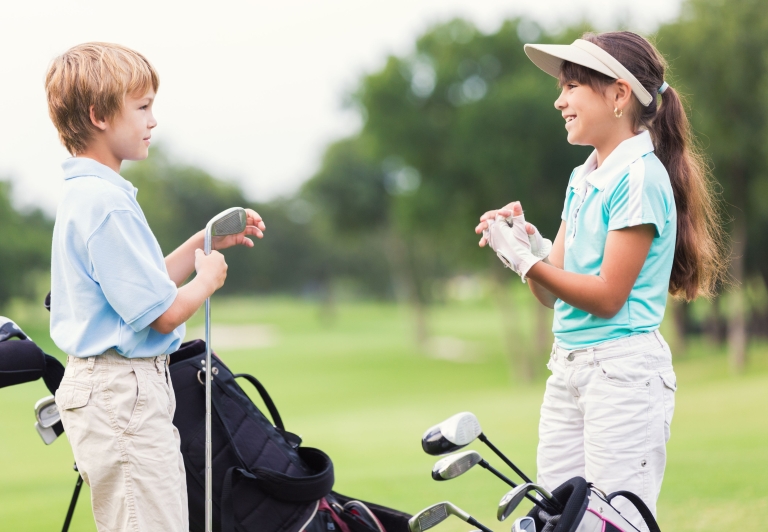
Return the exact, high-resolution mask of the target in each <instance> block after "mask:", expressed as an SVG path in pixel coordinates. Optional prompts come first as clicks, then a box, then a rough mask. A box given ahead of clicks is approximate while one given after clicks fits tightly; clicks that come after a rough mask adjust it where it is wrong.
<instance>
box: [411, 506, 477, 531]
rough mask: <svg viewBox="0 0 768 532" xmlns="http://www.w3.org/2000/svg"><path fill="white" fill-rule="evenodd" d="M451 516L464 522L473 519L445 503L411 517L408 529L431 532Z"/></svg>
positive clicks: (430, 507)
mask: <svg viewBox="0 0 768 532" xmlns="http://www.w3.org/2000/svg"><path fill="white" fill-rule="evenodd" d="M451 515H455V516H457V517H459V518H460V519H461V520H463V521H468V520H469V519H471V517H470V515H469V514H468V513H467V512H465V511H463V510H461V509H460V508H458V507H457V506H455V505H453V504H451V503H450V502H448V501H443V502H439V503H437V504H433V505H432V506H429V507H428V508H424V509H423V510H422V511H420V512H419V513H417V514H415V515H414V516H413V517H411V518H410V519H409V520H408V528H409V529H410V531H411V532H424V531H425V530H429V529H430V528H432V527H434V526H437V525H439V524H440V523H442V522H443V521H445V520H446V519H448V517H449V516H451Z"/></svg>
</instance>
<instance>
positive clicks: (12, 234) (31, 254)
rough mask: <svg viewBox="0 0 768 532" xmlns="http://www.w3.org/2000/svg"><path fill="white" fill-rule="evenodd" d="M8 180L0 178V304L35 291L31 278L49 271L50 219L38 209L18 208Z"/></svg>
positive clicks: (51, 224)
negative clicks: (23, 210) (23, 209)
mask: <svg viewBox="0 0 768 532" xmlns="http://www.w3.org/2000/svg"><path fill="white" fill-rule="evenodd" d="M11 188H12V187H11V184H10V183H9V182H6V181H0V230H1V231H2V236H1V237H0V307H2V306H3V305H4V304H6V303H7V302H8V300H9V299H10V298H11V297H30V296H34V295H36V294H35V288H36V286H35V280H36V279H37V277H38V276H40V275H43V276H44V275H50V268H51V235H52V233H53V222H52V221H51V220H50V219H49V218H47V217H46V216H45V215H44V214H43V212H42V211H39V210H34V211H31V212H20V211H18V210H16V209H14V207H13V204H12V203H11Z"/></svg>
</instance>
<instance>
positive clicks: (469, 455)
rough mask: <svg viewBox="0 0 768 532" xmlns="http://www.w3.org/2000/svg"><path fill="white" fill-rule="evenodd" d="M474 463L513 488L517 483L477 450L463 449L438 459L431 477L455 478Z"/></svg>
mask: <svg viewBox="0 0 768 532" xmlns="http://www.w3.org/2000/svg"><path fill="white" fill-rule="evenodd" d="M476 465H479V466H480V467H482V468H484V469H487V470H488V471H490V472H491V473H493V474H494V475H496V476H497V477H498V478H500V479H501V480H502V481H504V482H506V483H507V484H508V485H510V486H512V487H513V488H516V487H517V484H515V483H514V482H512V481H511V480H510V479H509V478H507V477H506V476H504V475H503V474H502V473H501V472H500V471H499V470H498V469H496V468H495V467H493V466H492V465H491V464H489V463H488V461H487V460H485V459H483V457H482V456H480V453H478V452H477V451H464V452H461V453H456V454H452V455H450V456H446V457H445V458H442V459H440V460H438V461H437V462H436V463H435V465H434V467H432V478H433V479H435V480H451V479H452V478H456V477H458V476H460V475H463V474H464V473H466V472H467V471H469V470H470V469H471V468H473V467H475V466H476ZM525 496H526V497H527V498H528V499H530V501H531V502H532V503H534V504H536V505H538V506H540V507H541V508H542V509H543V510H545V511H550V510H551V508H549V507H547V506H546V505H544V504H542V502H541V501H540V500H538V499H536V498H535V497H533V496H532V495H530V494H529V493H526V494H525Z"/></svg>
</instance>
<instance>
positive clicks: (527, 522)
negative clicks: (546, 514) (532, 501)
mask: <svg viewBox="0 0 768 532" xmlns="http://www.w3.org/2000/svg"><path fill="white" fill-rule="evenodd" d="M512 532H536V523H535V522H534V521H533V517H528V516H525V517H518V518H517V519H515V522H514V523H513V524H512Z"/></svg>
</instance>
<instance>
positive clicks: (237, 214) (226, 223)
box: [203, 207, 248, 532]
mask: <svg viewBox="0 0 768 532" xmlns="http://www.w3.org/2000/svg"><path fill="white" fill-rule="evenodd" d="M247 219H248V217H247V215H246V214H245V209H243V208H242V207H232V208H231V209H227V210H226V211H224V212H221V213H219V214H217V215H216V216H214V217H213V218H211V220H210V221H209V222H208V224H206V226H205V240H204V243H203V251H204V252H205V254H206V255H210V253H211V243H212V241H213V237H215V236H226V235H236V234H238V233H242V232H243V231H245V226H246V222H247ZM209 368H211V298H210V297H209V298H207V299H206V300H205V368H203V369H204V370H205V376H206V377H205V532H212V531H213V473H212V472H213V467H212V462H213V459H212V455H211V453H212V444H211V380H212V379H213V371H212V370H209Z"/></svg>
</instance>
